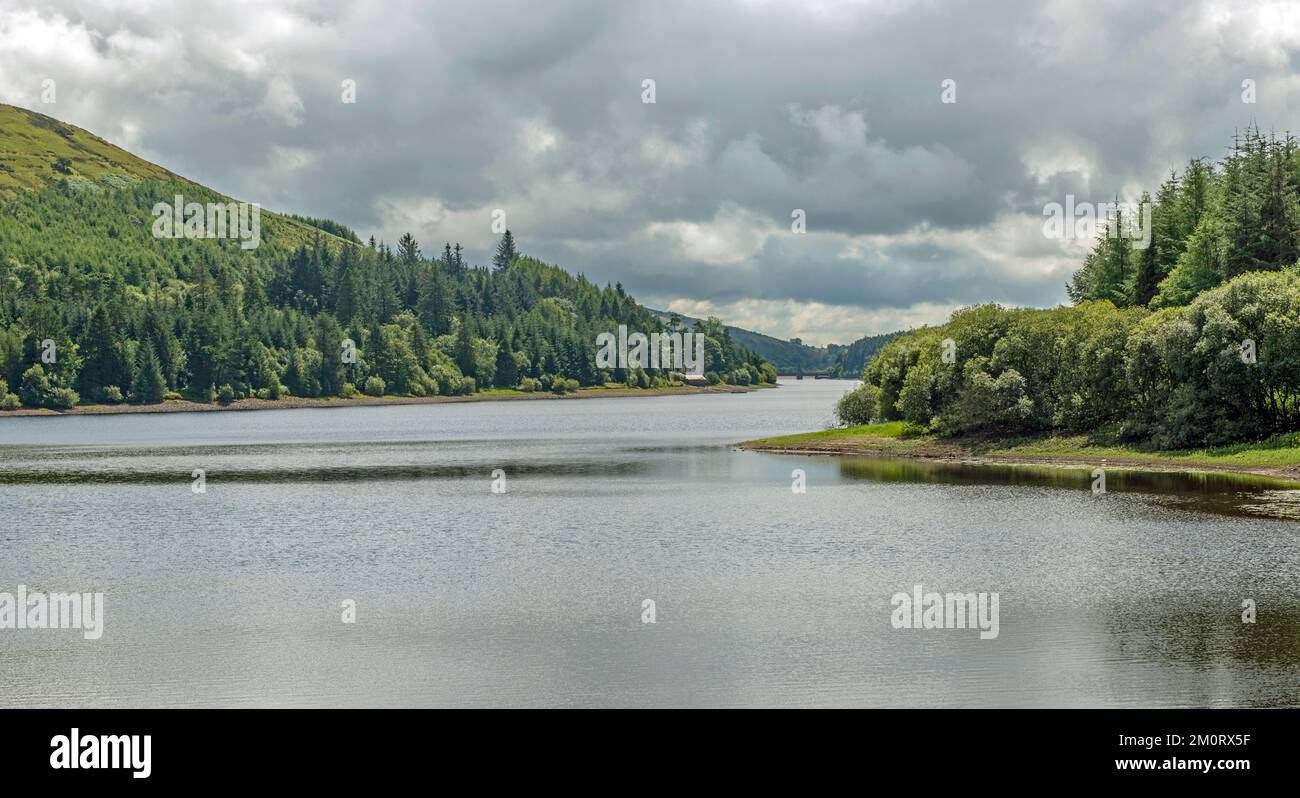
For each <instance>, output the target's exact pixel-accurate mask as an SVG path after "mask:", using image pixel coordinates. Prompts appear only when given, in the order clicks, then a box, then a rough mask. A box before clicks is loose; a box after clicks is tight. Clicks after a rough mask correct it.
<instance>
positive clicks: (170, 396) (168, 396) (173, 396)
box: [163, 391, 185, 402]
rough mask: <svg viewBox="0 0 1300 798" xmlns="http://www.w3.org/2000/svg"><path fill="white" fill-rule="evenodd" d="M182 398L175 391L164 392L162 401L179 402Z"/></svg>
mask: <svg viewBox="0 0 1300 798" xmlns="http://www.w3.org/2000/svg"><path fill="white" fill-rule="evenodd" d="M184 398H185V397H184V396H181V395H180V394H179V393H177V392H176V391H164V392H163V401H164V402H179V401H180V400H182V399H184Z"/></svg>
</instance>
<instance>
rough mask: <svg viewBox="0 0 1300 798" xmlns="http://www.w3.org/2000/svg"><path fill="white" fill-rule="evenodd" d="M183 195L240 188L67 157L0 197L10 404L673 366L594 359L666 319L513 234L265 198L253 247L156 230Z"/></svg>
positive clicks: (529, 387) (499, 382)
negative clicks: (486, 255)
mask: <svg viewBox="0 0 1300 798" xmlns="http://www.w3.org/2000/svg"><path fill="white" fill-rule="evenodd" d="M176 194H183V195H184V196H185V199H186V201H197V202H224V201H227V200H225V198H223V197H221V196H219V195H217V194H216V193H215V192H211V191H208V190H206V189H204V188H203V187H201V186H196V185H195V184H192V183H188V182H180V181H178V180H169V179H143V180H141V179H133V178H129V177H124V176H121V175H113V174H105V175H102V176H100V177H97V178H93V179H92V178H87V177H86V176H84V175H78V174H76V173H75V172H73V173H72V174H67V175H66V176H63V177H59V176H58V175H57V174H56V176H55V179H54V180H53V182H52V184H51V185H49V186H48V187H46V188H40V189H36V190H30V191H20V192H17V193H16V194H15V195H14V196H13V197H12V198H11V199H8V200H7V201H6V202H5V204H4V206H3V207H0V409H5V410H13V409H17V408H19V407H45V408H53V409H62V408H69V407H72V406H75V405H78V404H89V403H118V402H135V403H158V402H163V401H165V400H168V399H176V398H182V397H183V398H188V399H191V400H196V401H203V402H213V401H216V402H231V401H234V400H238V399H242V398H248V397H256V398H261V399H278V398H280V397H283V396H286V395H291V396H302V397H325V396H338V397H349V396H354V395H357V394H361V393H364V394H369V395H374V396H381V395H409V396H440V395H456V394H469V393H474V392H477V391H485V390H490V389H495V390H520V391H549V392H553V393H567V392H572V391H575V390H577V389H579V388H581V387H586V386H604V385H610V384H618V385H621V386H630V387H637V388H655V387H662V386H667V385H670V384H673V383H674V382H677V381H680V378H681V375H677V374H672V373H669V372H668V371H666V370H653V369H652V370H642V369H614V370H600V369H597V368H596V366H595V353H596V346H595V339H596V335H597V334H598V333H600V332H604V331H608V330H614V329H617V327H618V325H619V324H626V325H628V327H629V328H631V329H634V330H639V331H643V332H645V333H647V334H648V333H651V332H666V331H673V330H670V329H669V328H670V326H671V325H672V320H663V319H660V318H658V317H656V316H655V315H654V314H652V313H651V312H650V311H648V310H647V309H645V308H644V307H642V306H641V305H639V304H638V303H637V302H636V301H635V300H634V299H633V298H632V297H630V296H629V295H628V294H627V293H626V292H625V291H624V289H623V287H622V285H614V286H609V285H606V286H604V287H603V288H602V287H598V286H596V285H594V284H592V283H591V282H589V281H588V280H587V279H586V278H585V277H583V276H581V275H579V276H576V277H575V276H572V275H570V274H568V273H567V272H565V271H564V270H562V269H560V268H558V267H556V266H552V265H548V264H546V263H543V262H541V261H539V260H537V259H535V258H532V257H529V256H527V255H524V254H521V253H520V252H519V251H518V249H517V245H516V243H515V240H514V237H513V236H512V235H511V233H510V232H509V231H507V232H506V233H505V234H504V235H503V236H502V238H501V241H500V243H499V246H498V247H497V250H496V254H495V256H494V258H493V261H492V264H491V265H490V266H486V267H483V266H477V265H473V264H470V263H469V262H468V261H467V259H466V258H465V255H464V250H463V249H462V247H461V246H460V245H459V244H451V243H444V244H443V245H442V247H441V248H440V251H437V250H436V249H435V251H432V252H426V251H425V250H424V248H423V247H422V245H421V244H420V243H419V242H417V241H416V240H415V238H414V237H413V236H411V235H410V234H406V235H403V236H402V237H401V238H400V239H399V240H398V241H397V242H396V243H395V245H393V246H389V245H387V244H385V243H378V242H376V241H375V240H374V239H373V238H371V239H370V241H369V242H368V243H363V242H362V241H361V238H360V237H359V236H357V234H356V233H355V232H353V231H352V230H350V229H348V228H347V227H345V226H343V225H341V224H338V223H336V222H333V221H330V220H324V219H314V218H309V217H305V216H292V217H282V216H277V215H275V214H270V213H264V214H263V215H262V244H261V246H259V247H257V248H256V249H255V250H244V249H241V248H240V245H239V241H237V240H222V239H207V238H202V239H182V238H178V239H158V238H155V237H153V235H152V234H151V231H150V222H151V215H150V212H149V209H150V208H151V207H152V206H153V205H154V203H156V202H159V201H162V202H170V201H171V198H172V197H173V196H174V195H176ZM676 331H680V332H686V331H688V330H686V329H684V328H683V329H680V330H676ZM689 331H691V332H696V333H703V334H704V335H705V336H706V345H705V372H706V373H705V376H706V378H707V379H708V381H709V382H711V383H730V384H736V385H749V384H760V383H774V382H775V381H776V371H775V369H774V368H773V367H772V366H771V365H770V364H769V363H767V362H766V361H764V360H763V359H762V358H761V357H759V356H757V355H755V354H753V353H752V352H749V351H747V350H745V349H744V348H742V347H741V346H739V345H738V344H736V343H735V342H734V341H733V340H732V339H731V337H730V335H729V334H728V331H727V330H726V329H725V327H724V326H723V325H722V324H721V323H719V322H718V321H717V320H716V319H710V320H707V321H701V322H698V323H697V324H696V325H695V327H694V328H692V329H691V330H689Z"/></svg>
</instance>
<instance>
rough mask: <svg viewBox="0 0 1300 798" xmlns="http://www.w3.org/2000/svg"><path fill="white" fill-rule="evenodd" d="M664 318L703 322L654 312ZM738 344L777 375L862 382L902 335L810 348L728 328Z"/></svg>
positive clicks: (660, 311) (800, 342)
mask: <svg viewBox="0 0 1300 798" xmlns="http://www.w3.org/2000/svg"><path fill="white" fill-rule="evenodd" d="M650 312H651V313H654V314H655V315H656V316H659V317H660V318H662V319H671V318H673V317H674V316H676V317H677V318H679V319H681V320H682V321H683V322H685V323H686V324H688V325H689V324H698V323H699V322H700V320H699V319H695V318H691V317H690V316H682V315H681V314H674V313H669V312H667V311H663V310H651V311H650ZM726 329H727V331H728V332H729V333H731V337H732V339H733V340H735V342H736V343H738V344H740V345H741V346H743V347H745V348H746V349H748V350H750V351H751V352H755V353H757V354H759V355H761V356H762V357H763V358H764V359H765V360H767V361H768V362H769V363H771V364H772V365H774V366H776V370H777V373H779V374H782V375H792V374H817V373H820V374H828V375H830V376H832V377H841V378H844V379H852V380H856V379H860V378H861V377H862V370H863V369H864V368H866V365H867V361H868V360H870V359H871V356H872V355H874V354H876V352H878V351H880V348H881V347H882V346H884V345H885V344H887V343H889V342H890V341H891V340H893V339H894V338H895V337H897V336H899V335H902V332H892V333H883V334H881V335H868V336H864V337H862V338H859V339H858V340H856V341H854V342H853V343H851V344H847V345H844V344H828V345H826V346H820V347H819V346H809V345H808V344H805V343H803V342H802V341H799V340H782V339H780V338H774V337H772V336H770V335H765V334H763V333H760V332H754V331H753V330H746V329H743V328H741V327H732V326H730V325H726Z"/></svg>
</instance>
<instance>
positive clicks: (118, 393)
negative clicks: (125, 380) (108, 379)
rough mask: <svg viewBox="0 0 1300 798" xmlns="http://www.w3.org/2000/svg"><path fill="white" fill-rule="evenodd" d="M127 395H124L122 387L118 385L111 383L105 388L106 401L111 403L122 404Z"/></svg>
mask: <svg viewBox="0 0 1300 798" xmlns="http://www.w3.org/2000/svg"><path fill="white" fill-rule="evenodd" d="M124 398H125V397H123V396H122V389H121V388H119V387H117V386H116V385H109V386H107V387H105V388H104V401H105V402H107V403H108V404H110V405H116V404H121V403H122V401H123V399H124Z"/></svg>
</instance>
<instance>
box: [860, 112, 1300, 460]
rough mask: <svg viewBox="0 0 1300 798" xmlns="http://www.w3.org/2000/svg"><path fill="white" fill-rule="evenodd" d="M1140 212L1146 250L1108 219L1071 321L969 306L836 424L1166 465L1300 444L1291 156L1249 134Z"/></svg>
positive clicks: (918, 340) (876, 379) (1299, 184)
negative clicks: (1102, 440)
mask: <svg viewBox="0 0 1300 798" xmlns="http://www.w3.org/2000/svg"><path fill="white" fill-rule="evenodd" d="M1143 201H1149V202H1151V229H1150V234H1151V235H1150V245H1149V246H1146V247H1145V248H1140V247H1136V246H1134V244H1135V240H1134V238H1133V237H1130V236H1120V235H1110V234H1108V233H1110V231H1111V230H1113V229H1118V226H1120V225H1123V224H1124V222H1125V220H1123V219H1120V218H1118V215H1117V214H1116V215H1112V216H1111V217H1110V218H1109V219H1107V220H1106V224H1105V225H1104V226H1102V227H1101V229H1099V230H1098V232H1097V236H1096V241H1095V244H1094V246H1093V248H1092V249H1091V251H1090V252H1089V254H1088V255H1087V256H1086V258H1085V259H1084V262H1083V264H1082V266H1081V267H1080V268H1079V270H1078V271H1077V272H1075V274H1074V276H1073V278H1072V279H1071V281H1070V283H1069V285H1068V286H1067V290H1068V294H1069V296H1070V299H1071V300H1072V302H1073V304H1072V305H1070V306H1062V307H1057V308H1055V309H1051V310H1034V309H1021V308H1005V307H1001V306H998V305H979V306H974V307H968V308H963V309H961V310H959V311H957V312H956V313H954V314H953V316H952V317H951V319H950V320H949V321H948V322H947V323H946V324H944V325H941V326H937V327H926V328H922V329H919V330H914V331H912V332H909V333H906V334H904V335H901V336H899V337H897V338H895V339H894V340H892V341H890V342H889V343H887V344H885V345H884V346H883V347H882V348H881V350H880V351H879V352H878V353H877V354H876V355H875V357H874V358H873V359H872V360H871V361H870V362H869V363H868V365H867V367H866V369H865V370H864V372H863V380H864V385H863V386H862V388H860V389H858V391H856V392H855V393H854V394H851V395H850V396H849V397H848V398H846V400H845V401H843V402H842V403H841V406H840V413H839V415H840V418H841V420H842V421H843V422H845V423H850V424H858V423H867V422H868V421H873V420H904V421H908V422H911V423H913V424H917V425H920V426H922V427H925V428H928V429H930V430H933V431H936V432H938V433H941V434H945V435H995V436H1010V435H1041V434H1049V433H1057V432H1064V433H1074V434H1078V433H1101V434H1105V435H1107V436H1113V437H1114V438H1116V439H1119V440H1124V441H1130V442H1134V443H1138V444H1143V445H1150V446H1155V447H1160V448H1190V447H1196V446H1211V445H1222V444H1226V443H1232V442H1237V441H1247V440H1256V439H1261V438H1266V437H1269V436H1272V435H1276V434H1280V433H1284V432H1288V431H1291V430H1295V429H1297V427H1298V426H1300V405H1298V404H1297V402H1298V400H1300V266H1297V263H1296V260H1297V243H1298V242H1300V149H1298V148H1297V144H1296V141H1295V139H1293V138H1292V137H1291V136H1289V135H1288V136H1285V137H1278V136H1273V135H1267V136H1266V135H1264V134H1262V133H1260V132H1259V131H1258V130H1255V129H1251V130H1248V131H1247V132H1245V133H1244V134H1242V135H1239V136H1237V137H1236V138H1235V140H1234V141H1233V143H1232V146H1231V148H1230V149H1229V151H1228V154H1227V155H1226V157H1225V158H1224V159H1223V160H1222V161H1220V162H1217V163H1211V162H1208V161H1206V160H1204V159H1197V160H1193V161H1192V162H1190V163H1189V164H1188V165H1187V166H1186V168H1185V169H1183V171H1182V173H1181V174H1178V173H1173V174H1171V175H1170V176H1169V177H1168V179H1167V180H1165V181H1164V183H1163V184H1162V185H1161V186H1160V187H1159V188H1158V189H1157V191H1156V194H1155V197H1154V199H1152V198H1151V197H1150V195H1149V194H1144V195H1143ZM1144 232H1145V231H1144Z"/></svg>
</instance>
